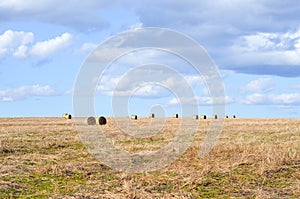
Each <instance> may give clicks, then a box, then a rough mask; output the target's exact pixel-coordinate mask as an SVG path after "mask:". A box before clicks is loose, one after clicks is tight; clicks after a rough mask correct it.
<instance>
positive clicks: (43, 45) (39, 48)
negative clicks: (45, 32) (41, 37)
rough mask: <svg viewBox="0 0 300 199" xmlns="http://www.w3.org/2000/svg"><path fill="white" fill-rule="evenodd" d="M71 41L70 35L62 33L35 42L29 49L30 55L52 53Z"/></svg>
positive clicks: (39, 55) (40, 55)
mask: <svg viewBox="0 0 300 199" xmlns="http://www.w3.org/2000/svg"><path fill="white" fill-rule="evenodd" d="M71 43H72V35H71V34H70V33H64V34H62V35H61V36H58V37H55V38H54V39H49V40H47V41H42V42H37V43H36V44H34V46H33V47H32V49H31V50H30V55H32V56H38V57H47V56H49V55H52V54H53V53H55V52H57V51H59V50H61V49H62V48H65V47H67V46H69V45H70V44H71Z"/></svg>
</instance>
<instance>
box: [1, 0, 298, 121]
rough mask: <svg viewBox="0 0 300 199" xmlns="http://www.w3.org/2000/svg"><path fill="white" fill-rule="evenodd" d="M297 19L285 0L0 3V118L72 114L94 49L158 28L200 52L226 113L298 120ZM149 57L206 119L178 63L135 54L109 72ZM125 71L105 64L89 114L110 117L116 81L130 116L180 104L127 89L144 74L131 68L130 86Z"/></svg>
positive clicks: (159, 93) (196, 82)
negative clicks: (213, 70)
mask: <svg viewBox="0 0 300 199" xmlns="http://www.w3.org/2000/svg"><path fill="white" fill-rule="evenodd" d="M299 13H300V4H298V3H297V2H296V1H292V0H288V1H279V0H278V1H277V0H276V1H271V0H263V1H258V0H246V1H239V0H235V1H227V0H225V1H221V0H215V1H196V0H188V1H171V0H166V1H157V0H154V1H149V0H145V1H120V0H113V1H102V0H101V1H97V0H90V1H86V2H82V1H78V0H72V1H71V0H69V1H65V2H63V3H62V2H60V1H58V0H45V1H40V2H37V1H33V0H29V1H26V2H25V1H22V0H14V1H4V2H1V3H0V22H1V27H0V67H1V70H0V110H1V112H0V117H30V116H60V115H61V114H62V113H64V112H69V113H72V111H73V107H72V106H73V105H72V91H73V89H74V84H75V81H76V78H77V75H78V73H79V71H80V68H81V66H82V64H83V63H84V61H85V60H86V58H87V57H88V56H89V55H90V53H91V52H93V50H95V49H96V47H97V46H98V45H99V44H101V43H102V42H103V41H105V40H107V38H109V37H111V36H113V35H116V34H118V33H120V32H123V31H128V30H134V29H137V28H146V27H159V28H166V29H170V30H174V31H178V32H179V33H182V34H185V35H187V36H188V37H190V38H192V39H193V40H195V41H196V42H198V43H199V44H200V45H201V46H202V47H203V48H204V49H205V50H206V51H207V53H208V54H209V56H210V57H211V59H212V60H213V61H214V63H215V65H216V66H217V67H218V69H219V71H220V76H221V78H222V80H223V84H224V88H225V98H226V100H225V101H226V114H228V115H233V114H235V115H237V116H238V117H268V118H270V117H289V118H298V117H300V110H299V107H300V81H299V80H300V22H299V15H300V14H299ZM139 53H140V54H139ZM157 59H159V60H165V62H163V63H162V64H164V63H168V64H170V65H174V69H176V70H178V71H180V73H181V74H183V76H184V78H185V80H186V81H187V82H188V83H189V85H191V87H193V88H194V90H195V93H196V95H197V97H196V100H197V102H198V104H199V112H200V114H206V115H211V114H212V113H211V104H212V101H211V97H210V93H209V91H208V90H207V87H206V86H205V82H203V79H202V78H201V77H199V76H197V75H195V73H193V72H191V70H190V68H189V66H188V65H187V64H186V63H184V62H182V61H180V60H177V58H174V57H172V56H170V55H166V54H164V52H159V53H158V52H155V51H153V52H152V51H147V56H145V54H142V52H136V53H135V54H128V56H127V57H124V59H120V60H119V63H118V64H116V65H122V66H125V65H126V64H130V63H132V60H134V61H135V63H139V64H142V63H144V62H145V63H148V62H152V60H157ZM175 61H176V62H175ZM125 63H126V64H125ZM127 69H128V68H125V67H123V69H120V67H118V66H117V67H115V68H114V67H111V68H110V69H109V70H108V71H107V72H106V73H105V74H104V75H103V76H102V78H103V79H102V81H100V82H98V85H97V89H96V92H97V96H96V98H95V99H96V102H99V103H97V106H96V108H97V111H96V112H97V114H100V115H107V116H111V115H112V112H111V110H110V109H111V107H110V105H111V97H112V91H114V89H115V88H116V86H117V85H118V82H119V81H120V80H122V81H124V82H126V87H118V90H115V94H118V95H128V93H130V94H132V93H134V97H133V98H132V103H131V104H130V105H129V107H130V108H131V110H130V111H129V113H135V114H138V115H148V113H149V110H151V107H152V106H153V104H161V105H162V106H163V107H164V108H165V109H166V110H165V112H166V114H167V115H171V114H172V113H174V112H176V111H178V106H177V105H178V102H179V101H178V100H177V99H176V98H175V96H174V95H172V93H171V92H170V91H168V90H167V89H165V88H164V87H161V86H159V85H155V84H151V85H149V84H148V85H145V86H143V85H136V84H135V83H136V82H137V81H138V80H139V81H141V79H142V78H141V77H143V75H142V74H143V73H144V74H145V71H134V72H135V73H136V74H135V77H137V78H136V79H126V78H122V75H123V74H124V72H126V70H127ZM147 74H149V76H150V75H159V74H164V71H163V70H159V69H157V70H154V71H148V72H147ZM138 77H139V78H138ZM163 82H164V85H167V86H169V87H176V88H178V89H182V90H185V87H183V86H182V85H183V84H182V83H181V82H180V81H177V80H176V79H172V78H170V77H166V78H165V79H164V80H163ZM181 87H182V88H181ZM182 101H186V102H187V103H189V102H190V100H189V99H185V100H182Z"/></svg>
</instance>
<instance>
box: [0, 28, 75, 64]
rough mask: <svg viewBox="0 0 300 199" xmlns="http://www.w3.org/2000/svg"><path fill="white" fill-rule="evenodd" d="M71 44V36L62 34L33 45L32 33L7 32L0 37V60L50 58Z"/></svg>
mask: <svg viewBox="0 0 300 199" xmlns="http://www.w3.org/2000/svg"><path fill="white" fill-rule="evenodd" d="M71 43H72V35H71V34H70V33H64V34H62V35H61V36H58V37H55V38H53V39H49V40H46V41H40V42H37V43H34V34H33V33H32V32H24V31H13V30H7V31H5V32H4V33H3V34H2V35H0V58H2V57H4V56H14V57H16V58H27V57H28V56H32V57H42V58H45V57H47V56H50V55H52V54H54V53H56V52H57V51H59V50H61V49H63V48H65V47H67V46H69V45H70V44H71Z"/></svg>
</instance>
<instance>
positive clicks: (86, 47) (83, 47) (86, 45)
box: [77, 43, 98, 53]
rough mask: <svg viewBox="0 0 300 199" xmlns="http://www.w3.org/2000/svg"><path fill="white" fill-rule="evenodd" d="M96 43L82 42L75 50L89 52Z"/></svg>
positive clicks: (95, 46)
mask: <svg viewBox="0 0 300 199" xmlns="http://www.w3.org/2000/svg"><path fill="white" fill-rule="evenodd" d="M97 46H98V44H95V43H84V44H82V45H81V47H80V48H79V49H78V50H77V52H79V53H85V52H91V51H92V50H95V49H96V48H97Z"/></svg>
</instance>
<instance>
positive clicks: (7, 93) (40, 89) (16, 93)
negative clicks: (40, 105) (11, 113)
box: [0, 85, 58, 102]
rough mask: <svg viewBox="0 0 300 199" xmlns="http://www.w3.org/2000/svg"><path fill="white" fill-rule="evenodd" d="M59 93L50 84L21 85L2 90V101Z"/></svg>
mask: <svg viewBox="0 0 300 199" xmlns="http://www.w3.org/2000/svg"><path fill="white" fill-rule="evenodd" d="M54 95H58V93H57V92H56V91H55V90H54V89H53V88H51V87H50V86H48V85H46V86H40V85H33V86H21V87H18V88H12V89H4V90H0V101H3V102H11V101H16V100H23V99H26V98H28V97H31V96H54Z"/></svg>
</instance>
